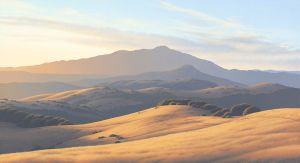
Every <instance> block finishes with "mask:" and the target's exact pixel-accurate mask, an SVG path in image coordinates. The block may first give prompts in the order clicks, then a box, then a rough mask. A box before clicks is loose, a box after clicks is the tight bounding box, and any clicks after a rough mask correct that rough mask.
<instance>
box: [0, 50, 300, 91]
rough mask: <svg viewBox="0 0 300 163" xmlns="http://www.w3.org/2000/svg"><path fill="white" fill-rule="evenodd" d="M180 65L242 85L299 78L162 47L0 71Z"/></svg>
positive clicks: (129, 71) (119, 71)
mask: <svg viewBox="0 0 300 163" xmlns="http://www.w3.org/2000/svg"><path fill="white" fill-rule="evenodd" d="M184 65H192V66H194V67H195V68H196V69H198V70H199V71H201V72H203V73H205V74H208V75H212V76H216V77H219V78H225V79H227V80H231V81H235V82H238V83H243V84H249V85H252V84H256V83H260V82H272V83H279V84H283V85H287V86H292V87H298V88H300V83H299V81H300V75H299V74H297V73H289V72H266V71H243V70H227V69H224V68H222V67H220V66H218V65H216V64H214V63H213V62H210V61H207V60H203V59H199V58H197V57H194V56H192V55H189V54H185V53H182V52H179V51H176V50H173V49H169V48H168V47H165V46H160V47H156V48H154V49H141V50H134V51H125V50H121V51H117V52H114V53H112V54H107V55H100V56H96V57H92V58H86V59H79V60H70V61H58V62H51V63H45V64H41V65H35V66H27V67H17V68H0V71H25V72H31V73H47V74H77V75H80V74H89V75H92V76H94V75H101V76H103V75H104V76H105V75H108V76H123V75H135V74H140V73H146V72H159V71H169V70H172V69H176V68H179V67H182V66H184ZM51 81H53V80H51Z"/></svg>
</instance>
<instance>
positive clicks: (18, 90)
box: [0, 82, 81, 99]
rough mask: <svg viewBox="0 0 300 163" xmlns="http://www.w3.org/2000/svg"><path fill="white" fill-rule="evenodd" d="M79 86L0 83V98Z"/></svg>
mask: <svg viewBox="0 0 300 163" xmlns="http://www.w3.org/2000/svg"><path fill="white" fill-rule="evenodd" d="M79 88H81V87H79V86H75V85H71V84H66V83H60V82H46V83H3V84H1V83H0V99H1V98H6V99H19V98H25V97H28V96H33V95H37V94H45V93H57V92H62V91H67V90H72V89H79Z"/></svg>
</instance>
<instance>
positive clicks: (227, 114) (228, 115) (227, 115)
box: [222, 112, 232, 118]
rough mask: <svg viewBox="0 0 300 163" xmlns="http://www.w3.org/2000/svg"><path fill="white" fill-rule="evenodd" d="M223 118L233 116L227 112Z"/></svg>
mask: <svg viewBox="0 0 300 163" xmlns="http://www.w3.org/2000/svg"><path fill="white" fill-rule="evenodd" d="M222 117H223V118H231V117H232V115H231V113H230V112H226V113H224V115H223V116H222Z"/></svg>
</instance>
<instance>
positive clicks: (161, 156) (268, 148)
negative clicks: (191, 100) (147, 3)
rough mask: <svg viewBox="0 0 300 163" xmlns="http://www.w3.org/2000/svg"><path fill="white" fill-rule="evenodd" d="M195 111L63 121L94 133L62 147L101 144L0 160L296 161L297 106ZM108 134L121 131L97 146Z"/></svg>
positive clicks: (174, 108)
mask: <svg viewBox="0 0 300 163" xmlns="http://www.w3.org/2000/svg"><path fill="white" fill-rule="evenodd" d="M195 113H196V114H195ZM197 114H199V112H197V111H196V112H195V110H193V109H191V108H186V107H180V106H172V107H161V108H157V109H155V108H153V109H150V110H146V111H144V112H140V113H134V114H131V115H127V116H123V117H119V118H114V119H110V120H106V121H102V122H97V123H92V124H87V125H81V126H68V127H67V128H66V129H65V131H68V130H76V129H77V130H78V131H80V130H81V132H82V131H83V130H84V128H85V129H88V130H92V129H97V130H98V131H99V132H94V134H91V133H90V134H87V135H86V136H83V137H80V138H77V139H74V140H72V141H67V142H66V143H65V144H64V145H65V146H68V145H69V144H73V145H74V144H77V145H84V144H95V142H96V141H98V142H99V144H100V145H98V146H88V147H78V148H65V149H54V150H43V151H36V152H25V153H16V154H8V155H1V156H0V160H2V161H3V162H41V161H42V162H99V161H104V162H141V161H142V162H245V161H248V162H266V161H268V162H297V160H299V159H300V157H299V154H300V152H299V151H300V127H299V126H300V121H298V119H299V118H300V110H299V109H277V110H269V111H264V112H259V113H254V114H250V115H248V116H245V117H238V118H231V119H222V118H214V117H203V116H197ZM56 128H57V127H52V128H51V129H56ZM42 129H43V130H47V129H50V128H42ZM100 130H101V132H100ZM112 133H113V134H117V135H120V136H122V139H120V141H119V142H120V143H117V144H107V145H101V143H102V142H103V141H106V137H107V136H108V135H110V134H112ZM99 138H100V139H99ZM114 138H116V137H114ZM53 139H54V138H53Z"/></svg>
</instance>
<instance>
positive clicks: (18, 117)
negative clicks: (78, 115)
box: [0, 108, 71, 128]
mask: <svg viewBox="0 0 300 163" xmlns="http://www.w3.org/2000/svg"><path fill="white" fill-rule="evenodd" d="M0 122H9V123H14V124H16V125H17V126H18V127H23V128H34V127H44V126H57V125H70V124H71V122H69V121H68V120H66V119H64V118H61V117H55V116H46V115H38V114H32V113H28V112H25V111H20V110H16V109H10V108H1V109H0Z"/></svg>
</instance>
